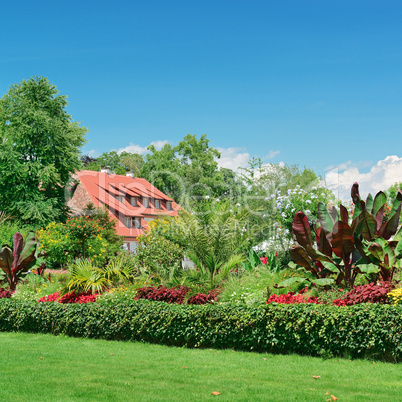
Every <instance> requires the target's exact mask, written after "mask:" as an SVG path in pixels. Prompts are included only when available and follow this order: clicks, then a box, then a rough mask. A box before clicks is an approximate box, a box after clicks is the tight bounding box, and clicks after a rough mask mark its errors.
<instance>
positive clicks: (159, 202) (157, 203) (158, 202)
mask: <svg viewBox="0 0 402 402" xmlns="http://www.w3.org/2000/svg"><path fill="white" fill-rule="evenodd" d="M155 208H156V209H161V201H160V200H155Z"/></svg>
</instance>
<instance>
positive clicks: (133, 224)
mask: <svg viewBox="0 0 402 402" xmlns="http://www.w3.org/2000/svg"><path fill="white" fill-rule="evenodd" d="M126 226H127V227H128V228H135V229H141V218H139V217H134V218H133V217H131V216H126Z"/></svg>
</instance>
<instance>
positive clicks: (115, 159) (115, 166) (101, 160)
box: [81, 151, 144, 176]
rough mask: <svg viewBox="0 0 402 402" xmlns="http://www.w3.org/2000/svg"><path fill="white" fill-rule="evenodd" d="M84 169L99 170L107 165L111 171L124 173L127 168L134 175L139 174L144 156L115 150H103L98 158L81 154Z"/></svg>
mask: <svg viewBox="0 0 402 402" xmlns="http://www.w3.org/2000/svg"><path fill="white" fill-rule="evenodd" d="M81 159H82V161H83V162H84V164H85V169H87V170H94V171H97V172H98V171H99V170H100V168H101V167H102V166H105V167H108V168H109V169H110V170H111V171H112V172H113V173H115V174H121V175H124V174H125V173H126V171H127V170H129V171H131V172H133V173H134V174H135V175H136V176H139V175H140V171H141V167H142V165H143V163H144V158H143V157H142V156H141V155H139V154H135V153H131V152H122V153H121V154H118V153H117V152H116V151H110V152H104V153H103V154H102V155H100V156H99V157H98V158H96V159H94V158H89V157H88V156H82V157H81Z"/></svg>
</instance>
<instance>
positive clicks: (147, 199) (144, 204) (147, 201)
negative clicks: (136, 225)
mask: <svg viewBox="0 0 402 402" xmlns="http://www.w3.org/2000/svg"><path fill="white" fill-rule="evenodd" d="M142 205H143V206H144V207H145V208H148V207H149V198H147V197H143V199H142Z"/></svg>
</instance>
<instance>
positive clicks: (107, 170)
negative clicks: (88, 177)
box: [100, 166, 110, 174]
mask: <svg viewBox="0 0 402 402" xmlns="http://www.w3.org/2000/svg"><path fill="white" fill-rule="evenodd" d="M100 171H101V173H107V174H110V169H109V168H108V167H106V166H101V170H100Z"/></svg>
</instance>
